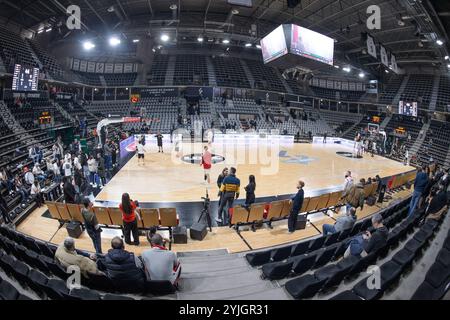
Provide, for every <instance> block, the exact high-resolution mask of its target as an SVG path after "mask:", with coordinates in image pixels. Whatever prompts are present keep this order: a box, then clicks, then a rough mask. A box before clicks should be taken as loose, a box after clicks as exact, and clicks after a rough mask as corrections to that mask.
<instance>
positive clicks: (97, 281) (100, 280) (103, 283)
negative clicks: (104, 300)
mask: <svg viewBox="0 0 450 320" xmlns="http://www.w3.org/2000/svg"><path fill="white" fill-rule="evenodd" d="M82 283H83V284H84V285H85V286H86V287H89V288H92V289H96V290H100V291H105V292H114V290H115V288H114V283H113V282H112V280H111V279H110V278H108V277H107V276H106V275H104V274H92V273H88V274H87V278H85V277H83V278H82Z"/></svg>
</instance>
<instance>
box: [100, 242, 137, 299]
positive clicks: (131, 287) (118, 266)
mask: <svg viewBox="0 0 450 320" xmlns="http://www.w3.org/2000/svg"><path fill="white" fill-rule="evenodd" d="M97 266H98V268H99V269H100V270H101V271H103V272H105V273H106V274H107V275H108V277H109V278H110V279H111V280H113V282H114V284H115V286H116V287H117V288H120V289H121V290H124V291H132V292H141V291H143V290H144V283H145V273H144V269H143V265H142V261H141V260H140V259H139V258H138V257H136V256H135V255H134V254H133V253H131V252H128V251H126V250H125V245H124V242H123V240H122V239H121V238H120V237H115V238H113V239H112V240H111V249H110V250H109V251H108V253H107V254H106V255H105V257H104V258H102V259H99V260H98V261H97Z"/></svg>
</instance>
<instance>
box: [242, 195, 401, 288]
mask: <svg viewBox="0 0 450 320" xmlns="http://www.w3.org/2000/svg"><path fill="white" fill-rule="evenodd" d="M406 204H407V200H405V201H402V202H401V203H399V204H396V205H394V206H392V207H391V208H387V209H384V210H383V211H382V212H380V214H381V215H382V216H383V218H385V219H386V221H385V223H386V225H388V226H394V225H395V224H396V223H398V222H399V221H401V220H402V219H403V218H404V217H405V216H406V213H407V210H406V209H405V207H406ZM371 226H372V222H371V218H370V217H369V218H366V219H363V220H361V221H358V222H357V223H355V225H354V226H353V228H351V229H347V230H343V231H341V232H337V233H334V234H331V235H328V236H320V237H316V238H314V239H310V240H305V241H301V242H299V243H296V244H293V245H289V246H286V247H282V248H278V249H271V250H265V251H260V252H254V253H249V254H247V255H246V259H247V261H248V262H249V264H250V265H252V266H254V267H255V266H262V272H263V277H264V278H266V279H270V280H276V279H282V278H285V277H287V276H289V275H301V274H303V273H304V272H306V271H308V270H310V269H315V268H318V267H321V266H323V265H324V264H326V263H328V262H329V261H332V260H336V259H338V258H340V257H341V256H342V255H343V254H344V252H345V250H346V242H347V239H349V238H350V237H353V236H355V235H357V234H358V233H360V232H364V231H366V230H368V229H369V228H371ZM285 260H286V262H284V261H285Z"/></svg>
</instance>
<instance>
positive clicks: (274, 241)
mask: <svg viewBox="0 0 450 320" xmlns="http://www.w3.org/2000/svg"><path fill="white" fill-rule="evenodd" d="M410 194H411V190H404V191H401V192H399V193H397V194H395V195H394V196H393V199H392V200H391V201H390V202H385V203H383V204H380V205H378V204H377V205H375V206H372V207H369V206H365V208H364V210H362V211H361V210H358V213H357V215H358V220H361V219H364V218H366V217H368V216H370V215H372V214H374V213H375V212H378V211H379V210H381V209H382V208H385V207H387V206H389V204H390V203H392V202H393V201H398V200H400V199H404V198H406V197H407V196H409V195H410ZM46 210H47V208H46V207H45V206H44V207H42V208H40V209H37V210H35V211H34V212H33V213H32V214H31V215H30V216H28V217H27V218H26V219H25V220H24V221H23V222H22V223H21V224H20V225H19V226H18V227H17V230H18V231H19V232H23V233H25V234H28V235H30V236H32V237H35V238H37V239H41V240H44V241H48V242H51V243H54V244H57V245H59V244H61V243H62V242H63V241H64V239H65V238H66V237H67V236H68V234H67V231H66V229H65V227H60V226H59V223H58V221H56V220H54V219H49V218H45V217H42V214H43V213H44V212H45V211H46ZM328 213H329V214H330V213H331V211H330V212H328ZM341 214H342V212H340V213H338V214H334V215H333V218H337V217H339V216H340V215H341ZM333 218H330V217H328V216H326V215H323V214H317V215H315V216H314V217H312V218H311V222H312V224H310V225H308V226H307V227H306V229H305V230H300V231H297V232H295V233H293V234H289V233H288V230H287V222H286V221H280V222H277V223H274V225H273V226H274V228H273V229H269V228H267V227H263V228H261V229H258V230H257V231H256V232H253V231H250V230H245V229H244V230H242V231H241V233H240V235H241V236H239V235H238V234H237V233H236V231H234V230H233V229H230V228H228V227H222V228H213V232H211V233H208V235H207V237H206V238H205V239H204V240H203V241H194V240H191V239H188V243H187V244H183V245H178V244H174V245H173V247H172V250H173V251H174V252H192V251H205V250H218V249H225V250H227V251H228V252H229V253H239V252H245V251H249V250H250V249H253V250H256V249H262V248H268V247H273V246H278V245H283V244H288V243H292V242H296V241H299V240H302V239H306V238H310V237H314V236H318V235H320V232H318V231H317V229H319V230H321V229H322V225H323V224H325V223H330V224H333V223H334V220H333ZM314 226H315V227H316V228H317V229H316V228H315V227H314ZM121 235H122V233H121V231H120V230H111V229H104V232H103V233H102V247H103V251H104V252H106V251H107V250H108V249H109V248H110V243H111V239H112V238H113V237H115V236H121ZM162 235H163V236H166V237H167V236H168V234H166V233H164V232H162ZM140 241H141V245H140V246H139V247H135V246H127V248H126V249H127V250H129V251H132V252H134V253H135V254H138V255H139V254H141V253H142V252H143V251H144V250H148V249H150V245H149V244H148V242H147V240H146V239H145V237H140ZM249 246H250V247H249ZM76 247H77V248H78V249H82V250H86V251H90V252H92V251H94V247H93V245H92V241H91V239H90V238H89V236H88V235H87V234H86V232H84V233H83V234H82V235H81V237H80V238H79V239H77V240H76Z"/></svg>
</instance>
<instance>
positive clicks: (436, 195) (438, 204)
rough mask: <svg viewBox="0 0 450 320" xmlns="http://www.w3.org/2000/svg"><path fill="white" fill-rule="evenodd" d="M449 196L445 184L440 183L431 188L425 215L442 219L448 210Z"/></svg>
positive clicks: (429, 217)
mask: <svg viewBox="0 0 450 320" xmlns="http://www.w3.org/2000/svg"><path fill="white" fill-rule="evenodd" d="M447 209H448V196H447V191H446V188H445V186H444V185H442V184H440V185H439V186H438V187H435V188H433V189H432V190H431V192H430V196H429V197H428V199H427V205H426V209H425V215H426V216H427V218H428V219H433V220H440V219H441V217H442V214H443V213H445V212H447Z"/></svg>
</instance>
